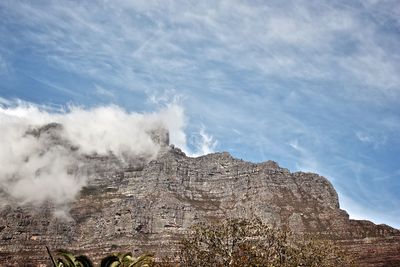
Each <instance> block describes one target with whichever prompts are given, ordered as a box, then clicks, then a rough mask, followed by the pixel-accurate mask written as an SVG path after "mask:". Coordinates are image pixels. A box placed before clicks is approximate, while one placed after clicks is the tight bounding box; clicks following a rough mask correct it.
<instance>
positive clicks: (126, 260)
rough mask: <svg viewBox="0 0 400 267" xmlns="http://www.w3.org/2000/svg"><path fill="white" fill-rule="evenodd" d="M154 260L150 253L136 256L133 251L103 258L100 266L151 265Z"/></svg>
mask: <svg viewBox="0 0 400 267" xmlns="http://www.w3.org/2000/svg"><path fill="white" fill-rule="evenodd" d="M152 261H153V256H152V255H150V254H144V255H141V256H139V257H138V258H134V257H132V254H131V253H116V254H111V255H109V256H107V257H105V258H104V259H102V260H101V263H100V267H149V266H150V264H151V263H152Z"/></svg>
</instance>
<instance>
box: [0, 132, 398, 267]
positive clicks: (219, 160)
mask: <svg viewBox="0 0 400 267" xmlns="http://www.w3.org/2000/svg"><path fill="white" fill-rule="evenodd" d="M156 138H159V137H157V136H156ZM161 139H162V142H168V138H164V137H163V138H161ZM82 160H83V161H84V162H85V165H86V166H87V170H91V171H88V172H87V173H88V175H89V179H88V184H87V185H86V186H85V187H84V188H83V189H82V190H81V191H80V195H79V197H78V199H77V200H76V201H75V202H73V203H70V209H69V215H68V216H57V214H58V213H57V212H58V211H57V210H54V207H53V206H52V204H51V203H47V204H45V205H43V206H42V207H40V208H37V207H33V206H29V205H25V206H23V207H18V206H13V205H7V206H5V207H3V209H2V210H1V211H0V259H1V263H0V265H1V266H50V265H49V264H50V261H49V259H48V256H47V254H46V250H45V246H46V245H47V246H49V247H50V248H51V249H53V250H54V249H57V248H68V249H69V250H72V251H75V252H77V253H84V254H87V255H89V256H90V257H91V258H94V259H98V258H99V257H102V256H104V255H106V254H107V253H109V252H115V251H134V252H136V253H142V252H148V251H151V252H155V253H156V254H158V255H162V253H167V252H168V251H171V250H173V249H174V243H175V242H176V240H177V239H178V238H179V236H180V235H181V234H182V233H183V232H184V231H185V230H186V229H187V228H188V227H189V226H190V225H192V224H193V223H197V222H201V221H204V220H215V219H218V218H225V217H250V216H254V215H256V216H258V217H260V218H262V219H263V220H264V221H266V222H268V223H269V224H271V225H275V226H279V227H283V228H287V229H291V230H293V231H295V232H312V233H317V234H319V235H322V236H324V237H326V238H329V239H333V240H336V241H337V242H340V243H342V244H343V245H344V246H346V247H347V248H348V249H349V250H351V251H353V252H354V253H356V255H357V261H358V263H359V264H360V266H400V232H399V231H398V230H396V229H393V228H391V227H389V226H386V225H375V224H373V223H371V222H368V221H355V220H350V219H349V216H348V214H347V213H346V212H345V211H344V210H341V209H340V207H339V201H338V196H337V193H336V191H335V189H334V188H333V187H332V185H331V184H330V182H329V181H328V180H327V179H326V178H324V177H321V176H319V175H317V174H312V173H302V172H296V173H291V172H290V171H288V170H287V169H284V168H281V167H279V166H278V164H277V163H275V162H273V161H267V162H264V163H259V164H254V163H250V162H246V161H243V160H239V159H235V158H233V157H232V156H231V155H229V154H228V153H215V154H210V155H206V156H202V157H198V158H190V157H187V156H186V155H185V154H184V153H182V152H181V151H180V150H179V149H177V148H174V147H172V146H164V147H163V148H162V149H161V151H160V153H159V155H158V157H157V158H156V159H153V160H151V161H150V162H148V163H144V162H143V161H142V160H139V161H138V160H132V161H126V160H124V161H121V160H119V159H117V158H115V157H113V156H95V155H92V156H87V157H86V158H85V159H82ZM38 193H39V192H38Z"/></svg>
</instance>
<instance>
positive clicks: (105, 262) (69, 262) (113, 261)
mask: <svg viewBox="0 0 400 267" xmlns="http://www.w3.org/2000/svg"><path fill="white" fill-rule="evenodd" d="M46 249H47V252H48V253H49V255H50V258H51V261H52V263H53V266H54V267H94V265H93V263H92V262H91V261H90V259H89V258H88V257H86V256H83V255H80V256H75V255H74V254H72V253H70V252H68V251H65V250H59V251H58V252H57V255H58V258H57V260H54V258H53V256H52V255H51V253H50V250H49V249H48V248H47V247H46ZM152 262H153V256H152V255H150V254H143V255H141V256H139V257H137V258H134V257H133V256H132V253H114V254H111V255H108V256H107V257H105V258H103V259H102V260H101V263H100V267H150V265H151V264H152Z"/></svg>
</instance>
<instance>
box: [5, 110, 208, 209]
mask: <svg viewBox="0 0 400 267" xmlns="http://www.w3.org/2000/svg"><path fill="white" fill-rule="evenodd" d="M6 104H7V103H6ZM9 104H10V103H8V106H5V107H2V106H0V128H1V129H2V131H1V132H0V146H1V148H2V149H1V150H0V192H3V194H6V197H5V198H3V199H2V201H3V202H6V203H13V202H15V203H17V204H19V205H23V204H25V203H33V204H35V205H40V204H42V203H43V202H45V201H48V200H49V201H52V202H54V204H55V205H56V206H57V207H59V209H60V210H65V205H67V204H68V203H69V202H71V201H73V200H74V198H75V197H76V195H77V194H78V193H79V191H80V189H81V188H82V186H84V185H85V184H87V182H88V180H87V179H88V177H87V174H85V171H84V170H85V169H84V168H85V164H84V163H85V155H92V154H97V155H110V154H113V155H115V156H117V157H119V158H120V159H121V160H122V161H123V162H126V163H127V164H128V163H129V162H131V161H132V160H136V161H137V159H139V158H140V159H142V160H143V159H144V160H145V161H149V160H151V159H153V158H155V157H156V156H157V153H158V151H159V150H160V144H158V143H156V142H155V141H154V140H153V138H152V132H154V131H155V130H159V129H167V130H168V131H169V138H170V142H171V143H172V144H174V145H175V146H177V147H180V148H182V149H183V150H184V151H185V152H187V153H188V154H193V155H200V154H202V153H208V152H210V151H211V150H210V149H208V147H209V146H212V144H213V141H212V138H211V137H210V136H208V135H206V134H205V133H204V132H201V135H202V137H203V139H204V144H203V145H202V146H201V147H199V149H201V150H200V151H199V152H197V151H194V152H191V151H190V150H189V149H188V148H187V145H186V134H185V132H184V131H185V127H186V119H185V114H184V111H183V108H182V107H181V106H178V105H176V104H169V105H167V106H165V107H164V108H162V109H160V110H159V111H157V112H153V113H134V112H127V111H125V110H123V109H121V108H120V107H118V106H106V107H96V108H91V109H84V108H81V107H69V108H68V109H66V110H64V111H58V112H54V111H49V110H46V109H44V108H42V107H39V106H36V105H33V104H29V103H23V102H19V104H17V105H13V106H11V107H10V105H9ZM51 123H57V124H51ZM46 125H52V126H50V127H49V126H46ZM43 126H44V127H47V130H43V128H41V127H43Z"/></svg>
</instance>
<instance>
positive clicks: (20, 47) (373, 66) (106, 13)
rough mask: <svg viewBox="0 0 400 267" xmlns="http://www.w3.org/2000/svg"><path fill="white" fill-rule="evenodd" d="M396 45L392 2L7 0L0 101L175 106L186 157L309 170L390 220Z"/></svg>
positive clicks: (0, 36) (394, 184) (347, 200)
mask: <svg viewBox="0 0 400 267" xmlns="http://www.w3.org/2000/svg"><path fill="white" fill-rule="evenodd" d="M399 47H400V4H399V2H398V1H397V0H381V1H379V0H362V1H361V0H360V1H356V0H353V1H349V0H346V1H331V0H329V1H328V0H326V1H325V0H318V1H313V0H308V1H301V0H299V1H280V0H279V1H278V0H277V1H275V0H271V1H265V0H263V1H257V0H249V1H236V0H229V1H228V0H227V1H214V0H212V1H168V0H162V1H161V0H159V1H154V0H146V1H142V0H137V1H133V0H132V1H128V0H126V1H124V0H113V1H107V0H103V1H100V0H99V1H73V0H71V1H44V0H43V1H42V0H38V1H16V0H9V1H8V0H3V1H0V107H1V109H2V112H3V113H4V112H7V110H8V113H10V110H11V111H12V109H15V108H17V107H20V106H25V107H27V106H29V105H30V108H32V107H37V108H36V109H35V108H33V109H34V112H33V113H29V112H26V110H29V108H27V109H26V110H25V113H24V114H25V116H26V117H27V118H29V116H34V114H36V113H40V111H38V109H40V107H41V108H45V109H46V110H47V111H46V112H50V113H51V112H52V111H54V112H58V111H59V110H67V112H71V110H70V108H69V107H71V106H73V107H79V109H80V110H81V111H82V110H83V111H82V112H84V110H92V111H93V110H95V111H96V110H97V111H98V109H101V108H106V109H107V107H113V108H111V110H119V111H118V112H121V114H128V115H121V116H120V117H124V118H125V117H129V116H131V115H132V116H136V115H138V114H139V115H140V114H147V115H149V114H150V115H149V116H152V115H151V114H161V113H162V112H163V110H166V109H167V110H168V108H172V109H174V108H175V109H177V110H178V112H177V113H176V118H175V117H174V114H175V113H169V116H168V118H167V119H166V121H168V122H167V123H170V124H173V123H174V120H176V121H177V124H179V125H178V126H179V127H178V128H179V130H178V131H177V133H179V134H180V139H179V138H178V139H173V140H172V141H176V142H175V143H177V144H178V146H182V147H183V150H184V151H185V152H187V153H188V154H189V155H193V156H194V155H200V154H205V153H209V152H213V151H228V152H230V153H231V154H232V155H233V156H234V157H237V158H241V159H244V160H247V161H252V162H262V161H266V160H274V161H277V162H278V163H279V164H280V166H282V167H285V168H288V169H289V170H290V171H292V172H295V171H305V172H316V173H319V174H321V175H323V176H325V177H327V178H328V179H329V180H330V181H331V182H332V184H333V185H334V187H335V188H336V190H337V191H338V194H339V200H340V205H341V208H343V209H345V210H347V211H348V213H349V214H350V218H355V219H368V220H371V221H373V222H375V223H386V224H389V225H391V226H394V227H396V228H400V219H399V218H400V206H399V203H400V193H399V192H400V164H399V163H400V158H399V156H398V155H399V154H400V138H399V137H400V49H399ZM49 110H50V111H49ZM118 112H117V113H118ZM11 113H12V112H11ZM118 114H120V113H118ZM129 114H130V115H129ZM135 114H136V115H135ZM171 114H172V115H171ZM147 115H146V116H147ZM46 116H47V117H49V116H50V115H46ZM156 116H158V115H156ZM160 116H161V115H160ZM52 118H54V117H52ZM4 125H5V124H4ZM4 125H3V127H5V126H4ZM81 126H82V128H85V127H86V125H85V124H84V123H83V124H81ZM0 130H1V131H3V130H4V128H3V129H0ZM182 138H183V139H182ZM0 168H1V167H0ZM0 173H1V172H0Z"/></svg>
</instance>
